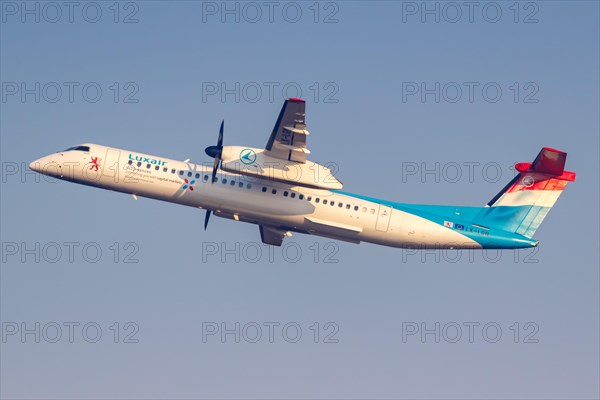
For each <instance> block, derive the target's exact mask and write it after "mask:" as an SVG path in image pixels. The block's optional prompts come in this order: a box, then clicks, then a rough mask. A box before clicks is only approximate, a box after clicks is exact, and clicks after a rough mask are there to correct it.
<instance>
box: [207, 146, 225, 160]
mask: <svg viewBox="0 0 600 400" xmlns="http://www.w3.org/2000/svg"><path fill="white" fill-rule="evenodd" d="M222 150H223V148H222V147H220V146H208V147H207V148H206V149H204V152H205V153H206V155H207V156H209V157H212V158H215V157H216V156H218V155H219V154H221V151H222Z"/></svg>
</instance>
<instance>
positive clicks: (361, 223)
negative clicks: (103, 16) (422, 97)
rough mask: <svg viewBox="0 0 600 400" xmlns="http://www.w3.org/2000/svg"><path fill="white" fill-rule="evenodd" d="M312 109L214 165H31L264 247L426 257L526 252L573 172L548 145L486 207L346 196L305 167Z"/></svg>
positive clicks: (292, 112) (297, 108) (71, 159)
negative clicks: (226, 226)
mask: <svg viewBox="0 0 600 400" xmlns="http://www.w3.org/2000/svg"><path fill="white" fill-rule="evenodd" d="M305 108H306V103H305V101H304V100H302V99H298V98H290V99H288V100H286V101H285V103H284V104H283V108H282V109H281V112H280V113H279V117H278V118H277V122H276V123H275V127H274V128H273V131H272V132H271V136H270V137H269V139H268V141H267V144H266V146H265V148H252V147H244V146H225V145H223V128H224V122H222V123H221V128H220V130H219V136H218V139H217V144H216V145H214V146H209V147H207V148H206V150H205V152H206V154H207V155H209V156H210V157H212V158H214V162H213V164H212V166H211V165H210V164H208V165H200V164H195V163H192V162H190V161H189V160H185V161H178V160H172V159H169V158H166V157H162V156H153V155H149V154H145V153H140V152H137V151H130V150H122V149H116V148H112V147H107V146H102V145H98V144H92V143H86V144H81V145H77V146H74V147H70V148H68V149H66V150H64V151H60V152H58V153H55V154H50V155H48V156H45V157H42V158H40V159H38V160H35V161H33V162H32V163H31V164H30V165H29V167H30V168H31V169H32V170H34V171H37V172H39V173H42V174H45V175H49V176H52V177H56V178H59V179H63V180H66V181H70V182H75V183H79V184H83V185H88V186H94V187H98V188H102V189H108V190H114V191H118V192H123V193H128V194H130V195H132V196H133V198H134V199H136V200H137V198H138V196H142V197H148V198H152V199H157V200H163V201H168V202H171V203H176V204H181V205H186V206H190V207H195V208H199V209H204V210H206V215H205V219H204V229H205V230H206V227H207V225H208V221H209V218H210V216H211V214H213V213H214V215H216V216H219V217H223V218H229V219H233V220H235V221H242V222H247V223H251V224H256V225H258V227H259V230H260V237H261V239H262V241H263V242H264V243H267V244H270V245H275V246H280V245H281V244H282V242H283V240H284V239H285V238H286V237H288V236H291V235H292V233H293V232H298V233H305V234H311V235H318V236H322V237H327V238H333V239H338V240H343V241H347V242H352V243H360V242H370V243H375V244H380V245H385V246H393V247H406V248H417V249H418V248H421V249H426V248H427V249H431V248H433V249H460V248H496V249H501V248H506V249H516V248H528V247H532V246H537V245H538V241H537V240H535V239H533V235H534V233H535V232H536V230H537V229H538V227H539V226H540V224H541V223H542V221H543V220H544V218H545V217H546V214H547V213H548V211H549V210H550V208H551V207H552V206H553V205H554V203H555V202H556V200H557V199H558V197H559V196H560V194H561V193H562V191H563V190H564V188H565V186H566V185H567V183H568V182H570V181H574V180H575V173H574V172H568V171H565V170H564V166H565V161H566V157H567V154H566V153H565V152H562V151H559V150H555V149H552V148H548V147H544V148H543V149H542V150H541V151H540V153H539V154H538V156H537V157H536V158H535V160H534V161H533V162H532V163H518V164H516V166H515V168H516V170H517V172H518V173H517V175H516V176H515V177H514V179H513V180H512V181H510V182H509V183H508V184H507V185H506V186H505V187H504V188H503V189H502V190H501V191H500V192H499V193H498V194H497V195H496V196H494V197H493V198H492V199H491V200H490V201H489V202H488V203H487V204H486V205H485V206H483V207H472V206H451V205H424V204H405V203H397V202H394V201H387V200H380V199H376V198H373V197H367V196H362V195H358V194H353V193H349V192H346V191H342V190H341V189H342V188H343V185H342V183H341V182H340V181H339V180H338V179H336V178H335V177H334V176H333V173H332V171H331V170H330V169H329V168H327V167H326V166H324V165H321V164H318V163H316V162H313V161H309V160H308V159H307V155H309V154H310V151H309V150H308V148H307V146H306V143H307V140H306V139H307V137H308V135H309V132H308V130H307V129H306V116H305V115H306V114H305Z"/></svg>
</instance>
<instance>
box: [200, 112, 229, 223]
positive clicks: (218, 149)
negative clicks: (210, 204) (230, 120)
mask: <svg viewBox="0 0 600 400" xmlns="http://www.w3.org/2000/svg"><path fill="white" fill-rule="evenodd" d="M224 125H225V120H223V121H221V128H220V129H219V138H218V139H217V145H216V146H208V147H207V148H206V149H204V152H205V153H206V155H207V156H209V157H212V158H214V159H215V162H214V163H213V171H212V177H211V179H210V183H211V184H213V183H215V178H216V176H217V170H218V169H219V164H220V163H221V155H222V154H223V127H224ZM210 214H212V211H211V210H210V209H207V210H206V216H205V217H204V230H206V227H207V226H208V220H209V219H210Z"/></svg>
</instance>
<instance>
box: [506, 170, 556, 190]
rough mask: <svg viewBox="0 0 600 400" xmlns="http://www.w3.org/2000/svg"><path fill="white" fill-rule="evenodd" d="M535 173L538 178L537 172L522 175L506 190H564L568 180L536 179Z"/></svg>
mask: <svg viewBox="0 0 600 400" xmlns="http://www.w3.org/2000/svg"><path fill="white" fill-rule="evenodd" d="M536 175H537V178H538V179H539V178H540V177H541V176H540V175H539V174H528V175H524V176H523V177H522V178H521V179H519V180H518V181H517V183H515V184H514V185H512V186H511V187H510V188H509V189H508V190H507V191H506V192H507V193H513V192H518V191H521V190H564V188H565V186H567V183H568V181H566V180H563V179H556V178H550V179H548V178H543V179H541V180H537V181H536Z"/></svg>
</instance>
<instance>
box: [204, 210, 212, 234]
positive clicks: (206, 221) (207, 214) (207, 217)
mask: <svg viewBox="0 0 600 400" xmlns="http://www.w3.org/2000/svg"><path fill="white" fill-rule="evenodd" d="M211 212H212V211H211V210H206V216H205V217H204V230H206V227H207V226H208V220H209V219H210V213H211Z"/></svg>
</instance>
